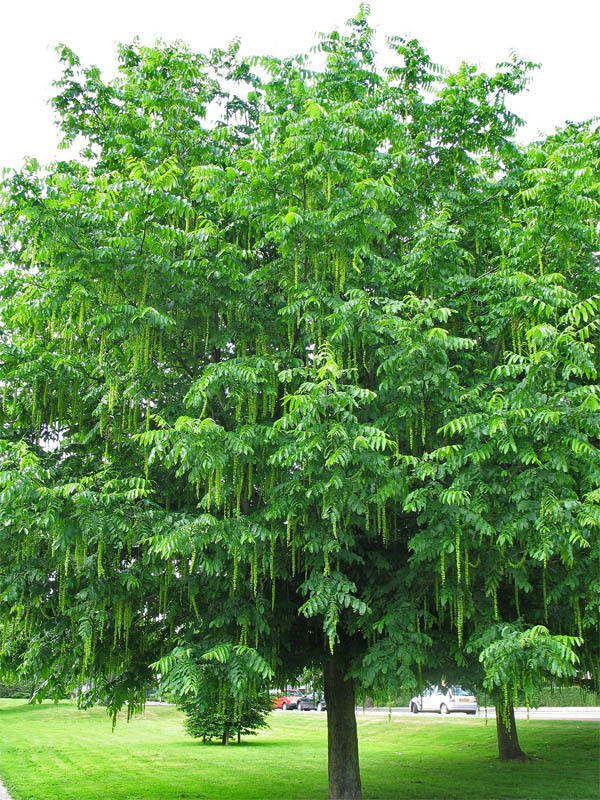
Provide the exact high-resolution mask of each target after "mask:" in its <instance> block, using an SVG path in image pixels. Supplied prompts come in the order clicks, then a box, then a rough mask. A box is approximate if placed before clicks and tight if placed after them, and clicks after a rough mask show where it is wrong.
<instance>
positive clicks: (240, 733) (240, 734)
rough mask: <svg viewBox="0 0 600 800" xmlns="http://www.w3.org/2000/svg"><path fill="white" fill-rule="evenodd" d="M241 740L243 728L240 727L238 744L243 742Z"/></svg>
mask: <svg viewBox="0 0 600 800" xmlns="http://www.w3.org/2000/svg"><path fill="white" fill-rule="evenodd" d="M241 741H242V732H241V730H240V729H239V728H238V744H241Z"/></svg>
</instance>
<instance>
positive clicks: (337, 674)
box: [323, 656, 362, 800]
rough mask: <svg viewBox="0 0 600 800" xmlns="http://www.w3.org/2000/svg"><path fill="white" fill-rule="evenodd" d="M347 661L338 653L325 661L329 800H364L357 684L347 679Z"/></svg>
mask: <svg viewBox="0 0 600 800" xmlns="http://www.w3.org/2000/svg"><path fill="white" fill-rule="evenodd" d="M345 671H346V662H345V661H344V660H343V659H341V658H340V657H339V656H338V657H337V658H331V659H328V660H327V661H326V662H325V665H324V670H323V678H324V683H325V701H326V702H327V755H328V762H329V800H361V799H362V788H361V783H360V769H359V764H358V736H357V733H356V716H355V693H354V683H353V681H352V680H351V679H345V677H344V676H345Z"/></svg>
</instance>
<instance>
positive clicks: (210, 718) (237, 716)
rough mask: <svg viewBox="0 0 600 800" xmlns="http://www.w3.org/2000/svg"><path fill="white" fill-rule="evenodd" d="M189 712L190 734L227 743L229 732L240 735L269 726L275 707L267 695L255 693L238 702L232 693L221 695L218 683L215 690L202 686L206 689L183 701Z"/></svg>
mask: <svg viewBox="0 0 600 800" xmlns="http://www.w3.org/2000/svg"><path fill="white" fill-rule="evenodd" d="M180 707H181V709H182V710H183V711H185V714H186V721H185V730H186V731H187V733H189V735H190V736H194V737H195V738H197V739H200V738H201V739H202V741H203V742H210V741H211V740H212V739H219V740H220V741H221V742H222V743H223V744H227V743H228V741H229V736H230V734H234V733H235V734H237V735H238V737H241V736H247V735H253V736H254V735H256V734H257V733H258V731H259V730H260V729H261V728H266V727H267V726H268V722H267V720H266V717H267V715H268V714H270V713H271V711H272V710H273V704H272V702H271V698H270V697H269V695H268V694H255V695H250V696H248V697H246V698H245V699H243V700H240V701H236V699H235V697H234V696H233V695H231V694H225V695H224V696H223V697H222V698H219V686H218V683H216V684H213V686H212V690H211V689H209V688H208V687H205V685H203V691H201V692H199V693H198V694H196V695H195V696H193V697H189V698H186V699H185V700H183V701H182V702H181V703H180Z"/></svg>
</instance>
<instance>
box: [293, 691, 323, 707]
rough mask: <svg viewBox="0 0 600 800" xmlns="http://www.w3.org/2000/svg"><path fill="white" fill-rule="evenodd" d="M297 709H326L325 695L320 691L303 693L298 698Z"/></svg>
mask: <svg viewBox="0 0 600 800" xmlns="http://www.w3.org/2000/svg"><path fill="white" fill-rule="evenodd" d="M298 710H299V711H327V703H326V702H325V697H324V696H323V695H322V694H320V693H315V694H303V695H302V697H300V698H299V700H298Z"/></svg>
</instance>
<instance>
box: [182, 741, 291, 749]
mask: <svg viewBox="0 0 600 800" xmlns="http://www.w3.org/2000/svg"><path fill="white" fill-rule="evenodd" d="M174 745H176V746H177V747H197V748H203V749H204V748H210V749H211V750H212V749H214V748H221V749H222V750H223V752H227V751H228V750H229V749H230V748H240V747H241V748H244V749H246V748H248V749H255V748H257V747H258V748H259V749H260V748H263V749H270V748H281V747H290V742H289V741H287V740H286V739H272V740H270V741H265V740H264V739H246V740H245V741H244V740H243V739H242V741H241V742H240V743H239V744H238V743H237V742H229V744H228V745H227V746H224V745H222V744H221V742H199V741H198V740H197V739H191V740H190V739H182V740H181V741H180V742H176V743H174Z"/></svg>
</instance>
